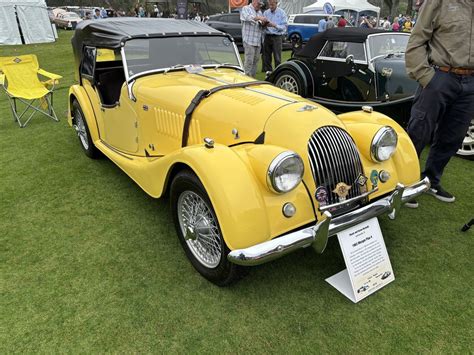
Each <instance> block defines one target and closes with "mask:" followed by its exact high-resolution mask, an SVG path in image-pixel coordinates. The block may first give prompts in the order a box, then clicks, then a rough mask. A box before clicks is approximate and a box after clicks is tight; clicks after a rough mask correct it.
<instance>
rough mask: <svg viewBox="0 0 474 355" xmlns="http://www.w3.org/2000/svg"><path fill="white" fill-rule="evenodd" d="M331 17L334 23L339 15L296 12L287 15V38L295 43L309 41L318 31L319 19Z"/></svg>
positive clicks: (299, 43)
mask: <svg viewBox="0 0 474 355" xmlns="http://www.w3.org/2000/svg"><path fill="white" fill-rule="evenodd" d="M329 16H331V17H332V19H333V20H332V21H333V22H334V24H337V22H338V21H339V18H340V17H341V16H339V15H321V14H296V15H290V16H289V17H288V40H289V41H290V42H291V43H294V44H295V45H301V43H305V42H307V41H309V39H310V38H311V37H313V36H314V35H315V34H316V33H318V32H319V21H320V20H322V19H323V18H325V17H329Z"/></svg>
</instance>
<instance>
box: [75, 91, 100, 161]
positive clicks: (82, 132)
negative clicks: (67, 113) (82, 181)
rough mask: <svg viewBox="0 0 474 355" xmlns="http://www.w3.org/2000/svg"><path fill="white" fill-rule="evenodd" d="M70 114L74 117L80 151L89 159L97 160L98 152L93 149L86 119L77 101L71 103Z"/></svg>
mask: <svg viewBox="0 0 474 355" xmlns="http://www.w3.org/2000/svg"><path fill="white" fill-rule="evenodd" d="M72 114H73V117H74V128H75V129H76V132H77V136H78V138H79V142H80V143H81V147H82V150H83V151H84V153H85V154H86V155H87V156H88V157H89V158H91V159H97V158H99V157H100V151H99V150H98V149H97V148H96V147H95V145H94V142H93V141H92V138H91V134H90V131H89V126H87V121H86V118H85V116H84V113H83V112H82V109H81V105H79V102H77V100H74V101H73V102H72Z"/></svg>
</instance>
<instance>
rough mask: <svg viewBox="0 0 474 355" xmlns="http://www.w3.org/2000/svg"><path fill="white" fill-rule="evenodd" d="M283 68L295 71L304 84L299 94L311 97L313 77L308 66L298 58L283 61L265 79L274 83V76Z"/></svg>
mask: <svg viewBox="0 0 474 355" xmlns="http://www.w3.org/2000/svg"><path fill="white" fill-rule="evenodd" d="M284 70H289V71H292V72H293V73H295V74H296V75H298V76H299V77H300V79H301V80H302V82H303V86H304V90H305V91H304V93H303V95H301V96H304V97H308V96H309V97H312V96H314V79H313V75H312V74H311V70H310V69H309V68H308V66H307V65H306V64H305V63H304V62H302V61H300V60H293V59H290V60H288V61H287V62H285V63H282V64H280V65H279V66H278V67H276V69H275V70H274V71H273V72H272V73H271V74H270V75H269V76H268V77H267V78H266V80H267V81H269V82H271V83H273V84H274V83H275V78H276V77H277V75H278V74H279V73H281V72H282V71H284Z"/></svg>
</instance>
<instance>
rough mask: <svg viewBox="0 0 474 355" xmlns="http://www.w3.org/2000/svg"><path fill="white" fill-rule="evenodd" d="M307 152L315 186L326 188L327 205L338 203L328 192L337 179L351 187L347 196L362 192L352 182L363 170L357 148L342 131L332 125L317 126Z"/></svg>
mask: <svg viewBox="0 0 474 355" xmlns="http://www.w3.org/2000/svg"><path fill="white" fill-rule="evenodd" d="M308 153H309V162H310V165H311V171H312V173H313V178H314V181H315V183H316V187H320V186H324V187H325V188H326V189H327V191H328V204H329V205H331V204H333V203H338V202H340V201H339V197H338V196H337V195H336V194H335V193H334V192H332V191H333V190H334V189H335V188H336V185H337V184H338V183H339V182H344V183H346V184H347V185H349V186H351V189H350V190H349V195H348V196H347V199H350V198H353V197H357V196H359V195H361V194H362V191H361V186H360V185H359V184H357V183H356V179H357V178H358V177H359V175H360V174H362V172H363V170H362V163H361V160H360V156H359V151H358V150H357V147H356V145H355V143H354V141H353V140H352V137H351V136H350V135H349V134H348V133H347V132H346V131H344V130H343V129H341V128H339V127H334V126H324V127H321V128H319V129H318V130H316V131H315V132H314V133H313V134H312V136H311V138H310V140H309V142H308Z"/></svg>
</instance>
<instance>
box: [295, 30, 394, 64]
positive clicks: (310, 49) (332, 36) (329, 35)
mask: <svg viewBox="0 0 474 355" xmlns="http://www.w3.org/2000/svg"><path fill="white" fill-rule="evenodd" d="M374 33H389V31H384V30H377V29H373V28H361V27H336V28H330V29H328V30H326V31H324V32H321V33H317V34H315V35H314V36H313V37H311V39H310V40H309V41H308V43H307V44H306V45H305V46H304V47H303V48H301V49H300V50H299V51H298V52H297V53H296V56H299V57H314V56H316V55H317V54H318V53H319V52H320V51H321V49H322V48H323V46H324V44H325V43H326V41H343V42H357V43H362V42H365V40H366V39H367V36H369V35H371V34H374Z"/></svg>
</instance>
